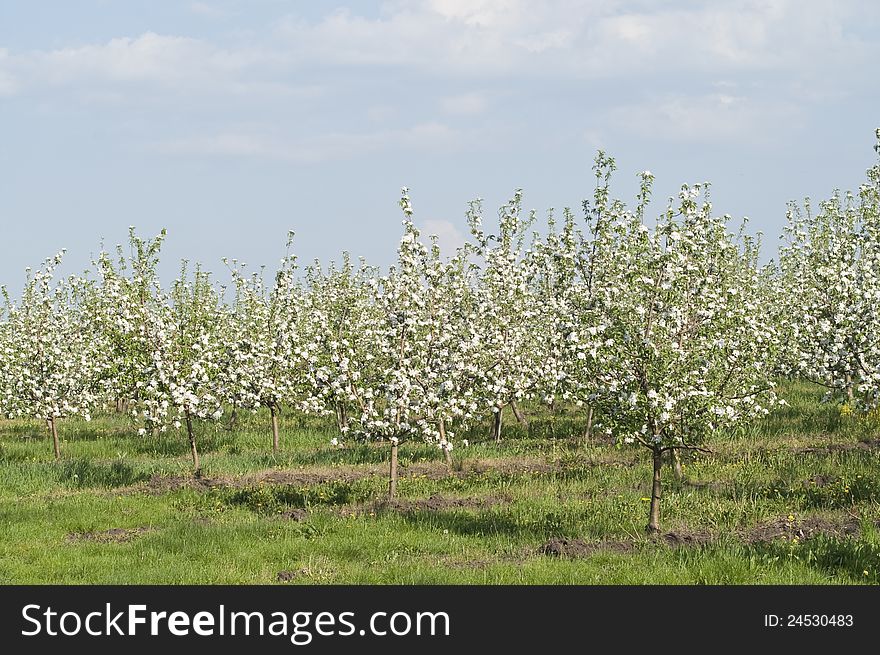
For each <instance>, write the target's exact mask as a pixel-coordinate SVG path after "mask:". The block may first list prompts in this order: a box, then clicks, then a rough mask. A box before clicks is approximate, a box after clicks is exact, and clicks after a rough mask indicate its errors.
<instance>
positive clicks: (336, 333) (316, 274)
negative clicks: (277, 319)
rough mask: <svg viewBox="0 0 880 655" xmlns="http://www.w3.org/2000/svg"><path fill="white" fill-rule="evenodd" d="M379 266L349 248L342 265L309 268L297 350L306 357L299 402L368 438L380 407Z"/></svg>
mask: <svg viewBox="0 0 880 655" xmlns="http://www.w3.org/2000/svg"><path fill="white" fill-rule="evenodd" d="M376 288H377V281H376V271H375V269H373V268H372V267H369V266H367V265H366V264H364V263H363V262H361V266H360V267H359V268H358V269H355V268H354V266H353V264H352V262H351V259H350V257H349V256H348V253H343V257H342V265H341V267H340V268H338V269H337V268H336V267H335V266H334V265H333V264H331V265H330V266H329V268H328V269H327V270H326V271H325V270H324V269H323V267H322V266H321V264H320V262H315V263H314V265H312V266H309V267H307V268H306V271H305V289H304V292H303V298H302V309H301V316H302V321H301V330H302V335H301V338H300V343H299V346H298V348H297V351H296V353H295V354H296V356H297V357H298V358H299V359H300V360H302V361H303V362H304V365H303V368H302V376H303V379H304V385H305V387H304V398H303V400H302V401H301V402H300V404H299V407H300V409H302V410H303V411H306V412H308V413H311V414H315V415H318V416H333V417H334V420H335V422H336V428H337V429H338V430H339V437H337V440H338V441H339V440H341V441H342V442H343V443H344V441H345V439H346V438H349V437H351V438H366V437H367V430H366V427H365V426H366V425H367V424H368V423H369V422H370V421H371V420H372V417H374V416H375V414H376V412H377V411H379V410H378V409H377V407H376V402H377V386H376V385H377V382H376V380H377V376H378V375H379V367H380V361H379V358H378V357H377V354H378V349H377V343H378V342H379V340H380V339H381V324H382V319H381V313H380V310H379V308H378V307H377V305H376V302H375V295H376Z"/></svg>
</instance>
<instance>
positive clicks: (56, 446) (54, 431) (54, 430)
mask: <svg viewBox="0 0 880 655" xmlns="http://www.w3.org/2000/svg"><path fill="white" fill-rule="evenodd" d="M46 424H47V425H48V426H49V436H50V437H52V449H53V450H54V451H55V459H61V444H60V443H59V442H58V426H57V425H56V424H55V417H54V416H50V417H49V418H47V419H46Z"/></svg>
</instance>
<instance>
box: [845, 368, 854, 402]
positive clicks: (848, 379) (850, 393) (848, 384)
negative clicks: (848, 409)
mask: <svg viewBox="0 0 880 655" xmlns="http://www.w3.org/2000/svg"><path fill="white" fill-rule="evenodd" d="M853 396H854V394H853V388H852V376H850V374H849V373H847V374H846V400H847V402H848V403H849V405H850V406H852V404H853V400H854V398H853Z"/></svg>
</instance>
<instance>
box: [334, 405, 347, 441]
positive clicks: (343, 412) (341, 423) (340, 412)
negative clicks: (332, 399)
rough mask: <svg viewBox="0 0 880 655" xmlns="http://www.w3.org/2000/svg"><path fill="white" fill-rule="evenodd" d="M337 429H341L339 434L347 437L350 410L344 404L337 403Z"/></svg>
mask: <svg viewBox="0 0 880 655" xmlns="http://www.w3.org/2000/svg"><path fill="white" fill-rule="evenodd" d="M336 427H337V428H338V429H339V434H341V435H343V436H345V434H346V432H347V430H346V428H348V410H347V409H346V408H345V404H344V403H336Z"/></svg>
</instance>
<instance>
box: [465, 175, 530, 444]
mask: <svg viewBox="0 0 880 655" xmlns="http://www.w3.org/2000/svg"><path fill="white" fill-rule="evenodd" d="M498 213H499V226H498V235H494V234H487V233H486V232H485V231H484V230H483V228H482V222H483V219H482V204H481V201H480V200H479V199H477V200H475V201H473V202H471V204H470V207H469V210H468V224H469V226H470V230H471V236H472V239H473V242H472V243H470V244H469V246H468V250H469V251H470V252H471V253H472V254H473V255H474V256H475V258H476V260H477V266H478V267H479V269H478V275H479V284H478V286H477V289H476V309H475V311H476V316H477V326H478V329H479V334H478V337H477V338H478V340H479V343H480V346H481V347H480V349H479V354H478V360H477V361H478V362H479V368H480V371H479V374H480V380H479V385H478V387H477V397H478V401H479V402H480V403H481V404H483V406H484V407H485V408H486V409H487V410H489V411H490V412H491V414H492V419H493V420H492V437H493V438H494V439H495V441H500V440H501V429H502V418H503V412H504V408H505V407H507V406H508V405H511V407H512V409H513V410H514V413H515V415H516V417H517V419H518V420H519V421H520V422H522V423H524V422H525V417H524V416H523V415H522V413H521V412H520V409H519V406H518V404H517V403H518V402H521V401H522V400H524V399H526V398H527V397H529V396H531V395H533V393H534V392H535V389H536V388H537V387H538V386H539V384H540V381H541V377H540V365H541V363H542V361H543V360H542V357H541V351H540V348H539V347H538V344H539V343H540V341H541V336H540V332H541V319H542V314H541V308H540V306H539V303H538V298H537V297H536V294H535V289H534V287H533V286H531V284H530V282H531V278H532V274H531V271H530V260H529V259H528V258H527V256H526V252H525V241H526V239H527V238H528V230H529V228H530V227H531V226H532V225H533V223H534V221H535V216H534V213H532V214H530V215H529V217H528V218H524V217H523V216H522V191H521V190H520V189H517V190H516V192H515V193H514V196H513V198H511V200H510V201H509V202H508V203H507V204H506V205H504V206H503V207H501V208H500V209H499V212H498Z"/></svg>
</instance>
